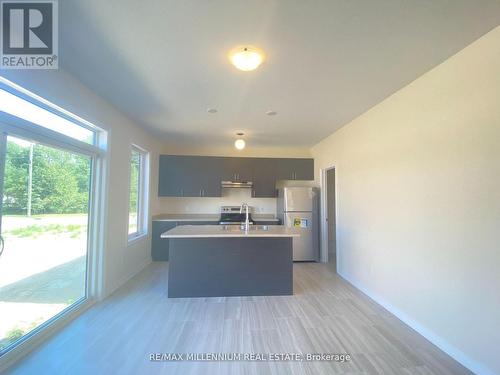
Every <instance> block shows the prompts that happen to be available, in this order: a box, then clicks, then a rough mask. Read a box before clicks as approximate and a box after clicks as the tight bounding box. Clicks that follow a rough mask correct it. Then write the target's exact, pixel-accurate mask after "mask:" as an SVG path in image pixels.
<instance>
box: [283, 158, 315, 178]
mask: <svg viewBox="0 0 500 375" xmlns="http://www.w3.org/2000/svg"><path fill="white" fill-rule="evenodd" d="M277 163H278V166H277V168H276V173H277V176H278V178H277V179H278V180H314V160H313V159H277Z"/></svg>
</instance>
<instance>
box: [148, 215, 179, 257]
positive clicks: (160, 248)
mask: <svg viewBox="0 0 500 375" xmlns="http://www.w3.org/2000/svg"><path fill="white" fill-rule="evenodd" d="M175 226H176V223H175V221H153V228H152V231H151V236H152V237H151V258H153V260H156V261H167V260H168V239H166V238H160V235H161V234H162V233H163V232H166V231H167V230H170V229H172V228H175Z"/></svg>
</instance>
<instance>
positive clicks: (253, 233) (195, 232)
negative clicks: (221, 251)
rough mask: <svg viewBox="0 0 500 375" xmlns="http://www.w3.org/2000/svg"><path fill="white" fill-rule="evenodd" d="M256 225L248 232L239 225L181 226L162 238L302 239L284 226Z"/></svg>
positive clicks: (166, 233) (164, 234)
mask: <svg viewBox="0 0 500 375" xmlns="http://www.w3.org/2000/svg"><path fill="white" fill-rule="evenodd" d="M261 227H263V226H260V225H254V226H253V227H252V228H253V229H250V230H249V231H248V232H245V231H244V230H241V229H240V227H239V226H238V225H179V226H177V227H175V228H173V229H170V230H168V231H166V232H164V233H162V234H161V236H160V237H161V238H234V237H242V238H244V237H300V234H299V233H298V232H296V231H294V230H293V229H290V228H287V227H285V226H284V225H269V226H267V230H262V229H259V228H261Z"/></svg>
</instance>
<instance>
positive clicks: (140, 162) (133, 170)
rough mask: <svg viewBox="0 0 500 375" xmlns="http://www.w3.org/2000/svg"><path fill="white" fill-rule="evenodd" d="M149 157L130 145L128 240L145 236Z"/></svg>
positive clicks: (144, 152) (138, 148)
mask: <svg viewBox="0 0 500 375" xmlns="http://www.w3.org/2000/svg"><path fill="white" fill-rule="evenodd" d="M148 159H149V157H148V153H147V151H145V150H143V149H142V148H140V147H138V146H135V145H132V147H131V152H130V195H129V211H128V238H129V241H133V240H135V239H137V238H139V237H141V236H144V235H146V234H147V219H146V218H147V206H148V205H147V202H148V193H147V191H148V178H149V160H148Z"/></svg>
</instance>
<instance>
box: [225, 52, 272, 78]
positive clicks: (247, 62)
mask: <svg viewBox="0 0 500 375" xmlns="http://www.w3.org/2000/svg"><path fill="white" fill-rule="evenodd" d="M264 58H265V56H264V52H262V51H261V50H260V49H258V48H255V47H252V46H245V47H236V48H234V49H232V50H231V51H230V52H229V60H231V63H232V64H233V65H234V66H235V67H236V68H238V69H239V70H243V71H244V72H248V71H250V70H255V69H257V68H258V67H259V65H260V64H262V62H263V61H264Z"/></svg>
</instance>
